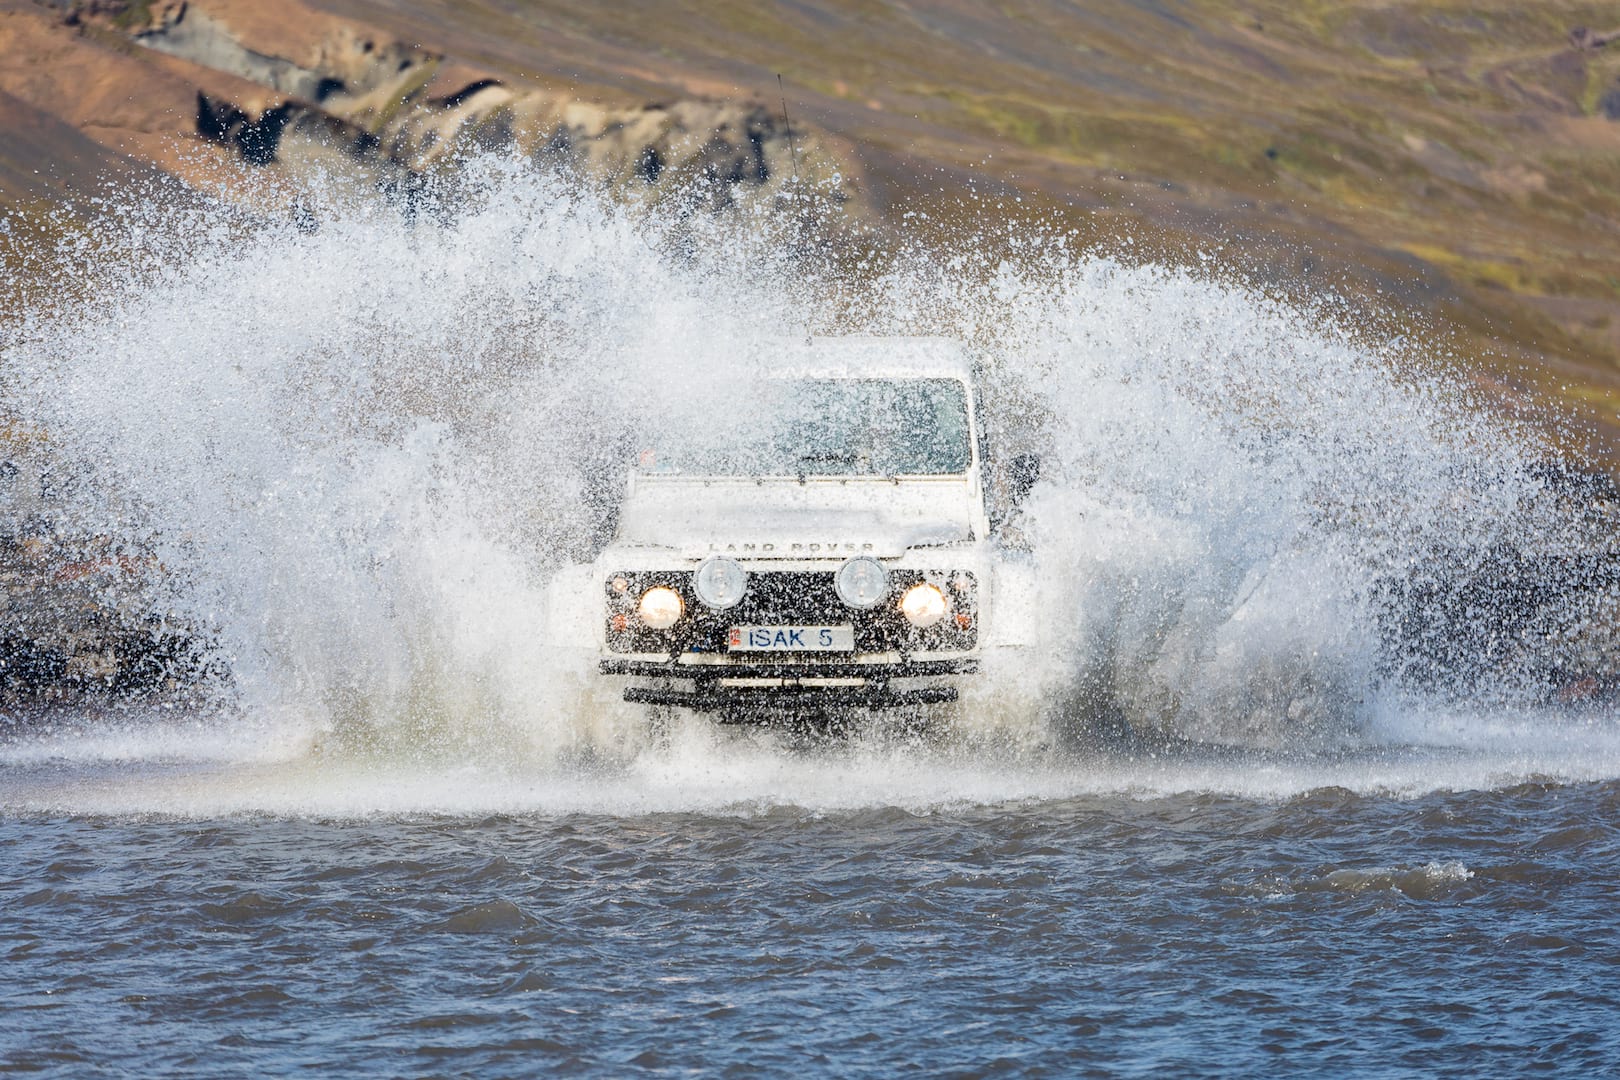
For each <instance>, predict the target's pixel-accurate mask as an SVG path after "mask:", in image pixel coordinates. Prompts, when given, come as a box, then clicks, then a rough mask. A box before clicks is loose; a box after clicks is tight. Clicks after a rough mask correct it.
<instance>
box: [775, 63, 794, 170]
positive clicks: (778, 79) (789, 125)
mask: <svg viewBox="0 0 1620 1080" xmlns="http://www.w3.org/2000/svg"><path fill="white" fill-rule="evenodd" d="M776 89H777V92H778V93H780V94H781V95H782V126H783V127H785V128H787V137H788V154H789V155H791V156H792V158H793V182H794V184H797V183H798V182H799V150H798V148H797V147H796V146H794V145H793V123H792V121H790V120H789V119H788V114H787V90H786V89H785V88H784V87H783V86H782V73H781V72H780V71H778V72H777V73H776Z"/></svg>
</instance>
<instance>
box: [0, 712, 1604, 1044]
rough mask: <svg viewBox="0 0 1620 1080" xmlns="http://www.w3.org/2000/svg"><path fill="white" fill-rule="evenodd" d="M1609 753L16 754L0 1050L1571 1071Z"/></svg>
mask: <svg viewBox="0 0 1620 1080" xmlns="http://www.w3.org/2000/svg"><path fill="white" fill-rule="evenodd" d="M1535 732H1539V733H1540V737H1532V733H1535ZM1617 736H1620V732H1617V730H1616V725H1615V724H1614V722H1613V719H1612V718H1599V717H1584V718H1583V717H1561V718H1560V717H1540V718H1519V719H1518V720H1517V721H1515V722H1513V723H1509V724H1504V725H1503V726H1502V728H1501V730H1499V731H1498V732H1497V734H1496V736H1495V737H1493V738H1491V739H1488V740H1485V742H1483V743H1479V744H1476V745H1473V746H1451V747H1439V746H1427V747H1418V746H1406V747H1400V748H1396V747H1386V748H1383V749H1380V750H1377V751H1368V752H1362V753H1355V754H1341V755H1331V756H1326V757H1324V756H1321V755H1313V756H1310V757H1307V758H1298V757H1289V756H1277V755H1267V754H1251V753H1232V752H1222V753H1218V754H1217V753H1212V752H1209V751H1196V750H1181V751H1159V752H1157V753H1155V754H1148V753H1146V752H1142V753H1133V752H1132V751H1130V750H1128V749H1118V750H1113V751H1106V752H1097V753H1094V754H1075V755H1068V756H1059V757H1048V758H1036V759H1029V758H1023V759H1020V758H1005V759H1001V760H997V759H996V758H995V757H994V755H986V754H982V753H975V754H971V755H963V756H958V755H953V754H951V753H948V752H946V751H944V750H941V749H939V748H925V747H903V746H893V745H885V746H865V745H862V744H859V743H856V744H838V745H833V746H823V747H791V746H782V745H773V744H772V743H770V742H769V741H768V740H762V738H761V737H759V736H742V735H738V736H733V737H732V738H730V739H726V738H724V737H714V738H697V737H695V736H694V741H693V742H692V743H691V744H690V745H688V744H683V743H679V742H677V744H676V745H675V746H673V747H671V748H669V749H666V750H665V751H663V752H661V753H658V754H650V755H649V756H647V757H645V758H642V759H639V760H637V761H634V762H629V763H619V764H616V765H608V764H599V765H595V766H590V767H586V766H579V767H576V768H571V769H562V770H549V771H541V772H533V771H526V770H523V769H514V768H511V767H509V766H505V765H502V764H501V763H497V762H488V761H483V762H469V761H464V762H460V763H453V762H447V761H439V762H436V763H423V762H398V761H382V760H375V759H368V760H362V761H346V762H345V761H331V760H311V759H307V758H306V759H302V760H294V761H285V762H279V763H270V762H258V763H253V764H246V763H240V762H239V763H235V764H227V763H222V762H219V761H213V762H208V763H202V762H198V761H195V760H192V761H189V762H188V761H184V760H180V759H178V758H177V757H172V758H170V759H168V760H164V759H163V758H162V757H161V756H159V755H151V756H149V757H148V758H147V759H145V760H128V759H125V760H107V759H106V758H105V757H104V754H105V752H106V751H108V750H109V749H111V747H110V746H108V745H107V744H106V743H105V742H103V743H102V744H100V745H92V743H93V742H94V740H88V741H87V740H86V738H85V737H84V736H83V735H82V734H81V735H77V736H56V737H55V738H54V740H53V749H52V752H50V753H44V752H42V750H43V748H42V747H41V746H39V745H38V744H37V743H34V742H31V741H30V740H26V739H25V740H21V741H18V742H15V743H13V744H12V745H10V746H9V747H8V748H7V760H6V763H5V764H4V766H3V767H0V784H3V790H4V795H3V796H0V845H3V850H4V851H5V861H4V870H3V871H0V910H4V912H5V916H4V920H3V924H0V957H3V958H4V965H5V969H6V978H5V980H4V988H3V989H0V1000H3V1007H4V1015H5V1016H6V1022H5V1024H4V1030H3V1033H0V1064H3V1065H4V1066H5V1067H7V1068H9V1069H15V1070H19V1071H33V1070H36V1069H43V1070H47V1071H49V1070H55V1071H56V1072H58V1073H59V1074H61V1075H74V1076H77V1075H91V1074H94V1073H96V1072H98V1071H99V1072H103V1073H106V1074H109V1075H127V1074H129V1073H146V1074H154V1073H163V1074H168V1075H195V1076H220V1075H246V1074H265V1073H281V1072H291V1071H294V1070H304V1069H315V1070H317V1071H322V1072H329V1073H341V1074H344V1075H521V1074H536V1073H551V1072H579V1073H586V1074H605V1075H641V1074H649V1075H675V1074H681V1073H689V1072H694V1071H695V1072H702V1073H705V1074H722V1073H724V1074H734V1075H802V1074H805V1073H813V1074H817V1075H840V1076H842V1075H857V1074H874V1075H880V1074H881V1075H888V1074H893V1073H898V1072H902V1071H916V1072H920V1073H926V1074H931V1075H960V1076H976V1075H1015V1076H1041V1075H1064V1076H1068V1075H1076V1074H1085V1073H1096V1074H1121V1075H1124V1074H1130V1075H1138V1074H1140V1075H1148V1074H1159V1073H1163V1072H1166V1071H1168V1072H1171V1073H1173V1074H1177V1075H1189V1076H1197V1075H1245V1074H1248V1075H1252V1074H1255V1073H1259V1072H1262V1071H1268V1072H1269V1071H1278V1072H1282V1073H1285V1074H1286V1073H1294V1074H1297V1073H1301V1072H1324V1073H1325V1072H1349V1071H1353V1072H1356V1073H1358V1074H1364V1075H1411V1074H1413V1073H1424V1074H1431V1075H1464V1074H1478V1073H1480V1072H1486V1073H1489V1074H1492V1075H1501V1074H1512V1073H1519V1072H1531V1071H1541V1070H1546V1071H1553V1072H1557V1073H1560V1074H1570V1073H1575V1072H1582V1071H1585V1072H1590V1073H1607V1072H1609V1071H1612V1069H1613V1068H1614V1066H1615V1065H1616V1063H1617V1062H1620V1031H1617V1029H1616V1028H1615V1025H1614V1023H1613V1018H1614V1016H1615V1012H1616V1009H1617V1008H1620V941H1617V940H1616V938H1617V932H1616V928H1615V920H1614V898H1615V882H1616V880H1620V827H1617V822H1620V783H1617V782H1616V780H1615V779H1613V777H1614V776H1616V775H1617V774H1620V760H1617V757H1620V737H1617ZM126 738H127V737H126ZM1549 744H1558V745H1549ZM123 746H124V748H125V749H126V750H128V749H133V744H132V743H130V742H128V741H126V742H124V744H123ZM169 753H170V754H173V753H174V751H173V750H171V751H170V752H169ZM73 755H78V757H77V758H76V759H75V758H73ZM95 759H99V760H95Z"/></svg>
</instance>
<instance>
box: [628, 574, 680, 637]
mask: <svg viewBox="0 0 1620 1080" xmlns="http://www.w3.org/2000/svg"><path fill="white" fill-rule="evenodd" d="M636 611H637V613H638V614H640V616H641V622H642V625H643V626H647V627H649V628H651V629H653V630H668V629H669V628H670V627H672V626H674V625H675V624H676V623H678V622H680V621H681V615H683V614H684V613H685V611H686V605H685V604H684V603H682V602H681V594H680V593H678V592H676V591H675V590H674V589H671V588H669V587H667V586H664V585H654V586H653V587H652V588H650V589H648V590H647V591H646V592H644V593H642V594H641V603H640V604H638V605H636Z"/></svg>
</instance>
